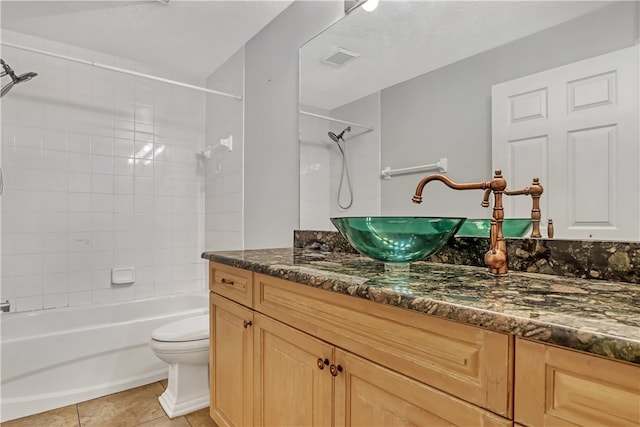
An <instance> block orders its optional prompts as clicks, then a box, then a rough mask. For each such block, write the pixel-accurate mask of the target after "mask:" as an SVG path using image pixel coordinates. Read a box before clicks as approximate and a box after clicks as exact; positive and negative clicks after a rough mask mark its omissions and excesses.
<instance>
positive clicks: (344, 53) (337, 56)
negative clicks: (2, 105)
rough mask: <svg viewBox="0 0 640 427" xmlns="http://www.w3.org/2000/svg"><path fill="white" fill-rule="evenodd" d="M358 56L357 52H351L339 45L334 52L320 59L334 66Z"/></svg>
mask: <svg viewBox="0 0 640 427" xmlns="http://www.w3.org/2000/svg"><path fill="white" fill-rule="evenodd" d="M358 56H360V54H359V53H355V52H351V51H349V50H347V49H343V48H341V47H339V48H338V49H337V50H336V51H335V52H333V53H332V54H331V55H329V56H327V57H326V58H324V59H323V60H322V61H323V62H326V63H327V64H331V65H334V66H336V67H342V66H343V65H345V64H347V63H349V62H351V61H353V60H354V59H356V58H357V57H358Z"/></svg>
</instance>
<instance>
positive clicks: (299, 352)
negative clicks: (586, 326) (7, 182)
mask: <svg viewBox="0 0 640 427" xmlns="http://www.w3.org/2000/svg"><path fill="white" fill-rule="evenodd" d="M210 277H211V280H210V289H211V291H212V293H211V331H212V340H211V366H210V372H211V384H212V387H211V408H210V413H211V416H212V418H213V419H214V421H215V422H216V423H217V424H218V425H219V426H221V427H223V426H249V425H254V426H276V425H278V426H280V425H296V426H303V425H308V426H351V425H354V426H356V425H357V426H371V425H376V426H386V425H429V426H440V425H447V426H455V425H458V426H512V425H514V424H513V423H514V420H515V422H516V423H517V424H515V425H516V426H521V427H533V426H545V425H562V426H575V425H583V426H589V427H591V426H595V425H602V426H632V425H633V426H637V425H638V423H639V421H640V413H639V411H640V401H639V396H640V390H639V387H640V377H639V372H640V368H639V367H638V366H635V365H630V364H627V363H623V362H617V361H614V360H610V359H605V358H601V357H597V356H591V355H588V354H583V353H579V352H575V351H571V350H566V349H561V348H556V347H553V346H547V345H544V344H539V343H534V342H530V341H526V340H521V339H517V340H515V339H514V337H513V336H511V335H507V334H500V333H495V332H491V331H486V330H483V329H480V328H476V327H472V326H469V325H463V324H459V323H456V322H452V321H447V320H442V319H437V318H434V317H430V316H425V315H423V314H420V313H416V312H412V311H410V310H403V309H400V308H397V307H391V306H387V305H384V304H377V303H374V302H371V301H367V300H364V299H360V298H353V297H350V296H346V295H341V294H338V293H334V292H326V291H324V290H320V289H315V288H312V287H309V286H304V285H300V284H296V283H292V282H288V281H285V280H282V279H278V278H274V277H271V276H266V275H262V274H258V273H251V272H248V271H245V270H241V269H237V268H233V267H229V266H224V265H220V264H217V263H214V262H212V263H211V276H210ZM223 278H224V279H225V282H226V283H223V280H222V279H223ZM228 281H233V282H234V284H233V285H230V284H229V283H228ZM237 282H240V283H242V285H241V286H239V287H237V288H234V287H233V286H235V283H237ZM247 295H251V300H249V298H248V297H247ZM227 298H229V299H227ZM232 300H233V301H232ZM234 301H235V302H234ZM247 322H250V324H248V323H247ZM516 341H517V345H516V344H515V342H516ZM514 363H515V364H514ZM514 372H515V379H514ZM514 383H515V387H514ZM514 391H515V393H514ZM514 396H515V398H514ZM514 412H515V415H514Z"/></svg>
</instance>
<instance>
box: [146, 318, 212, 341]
mask: <svg viewBox="0 0 640 427" xmlns="http://www.w3.org/2000/svg"><path fill="white" fill-rule="evenodd" d="M151 338H152V339H153V340H155V341H160V342H168V343H169V342H190V341H202V340H208V339H209V315H208V314H204V315H201V316H195V317H189V318H187V319H182V320H178V321H176V322H172V323H169V324H167V325H163V326H160V327H159V328H157V329H155V330H154V331H153V332H151Z"/></svg>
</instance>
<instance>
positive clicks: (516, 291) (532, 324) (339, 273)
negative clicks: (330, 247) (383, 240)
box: [202, 248, 640, 364]
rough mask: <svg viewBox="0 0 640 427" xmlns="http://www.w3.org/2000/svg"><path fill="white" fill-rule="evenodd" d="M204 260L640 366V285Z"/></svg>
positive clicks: (299, 253) (273, 257)
mask: <svg viewBox="0 0 640 427" xmlns="http://www.w3.org/2000/svg"><path fill="white" fill-rule="evenodd" d="M202 257H203V258H205V259H209V260H211V261H216V262H220V263H223V264H228V265H232V266H235V267H240V268H244V269H248V270H252V271H255V272H257V273H263V274H267V275H270V276H274V277H279V278H282V279H286V280H291V281H294V282H298V283H301V284H305V285H308V286H313V287H316V288H321V289H326V290H328V291H333V292H338V293H342V294H347V295H352V296H355V297H359V298H365V299H369V300H371V301H374V302H377V303H381V304H389V305H394V306H398V307H403V308H406V309H410V310H414V311H418V312H423V313H425V314H428V315H432V316H438V317H441V318H445V319H450V320H455V321H458V322H462V323H466V324H470V325H475V326H479V327H482V328H486V329H489V330H492V331H496V332H503V333H509V334H513V335H516V336H521V337H526V338H530V339H534V340H538V341H541V342H547V343H551V344H557V345H560V346H564V347H568V348H572V349H576V350H582V351H586V352H589V353H593V354H598V355H602V356H606V357H611V358H614V359H618V360H623V361H627V362H631V363H634V364H640V285H638V284H629V283H623V282H606V281H595V280H584V279H571V278H564V277H559V276H551V275H544V274H533V273H514V272H511V273H509V274H508V275H506V276H502V277H494V276H490V275H489V274H488V273H487V272H486V269H484V268H479V267H465V266H453V265H445V264H437V263H430V262H424V261H420V262H416V263H413V264H411V269H410V271H409V272H406V273H400V272H398V273H388V272H385V271H384V266H383V264H382V263H380V262H377V261H373V260H371V259H369V258H366V257H363V256H361V255H358V254H352V253H343V252H320V251H313V250H306V249H295V248H284V249H261V250H246V251H220V252H205V253H203V254H202Z"/></svg>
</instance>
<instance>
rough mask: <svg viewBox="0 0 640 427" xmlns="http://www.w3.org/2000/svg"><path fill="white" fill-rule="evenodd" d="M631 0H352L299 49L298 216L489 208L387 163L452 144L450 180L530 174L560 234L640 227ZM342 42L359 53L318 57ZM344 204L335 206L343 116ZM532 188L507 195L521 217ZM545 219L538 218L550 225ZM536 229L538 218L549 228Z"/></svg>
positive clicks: (481, 214)
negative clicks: (348, 126) (335, 137)
mask: <svg viewBox="0 0 640 427" xmlns="http://www.w3.org/2000/svg"><path fill="white" fill-rule="evenodd" d="M639 15H640V3H639V2H637V1H631V2H628V1H621V2H612V1H602V2H597V1H587V2H581V1H566V2H563V1H551V2H549V1H539V2H538V1H531V2H529V1H527V2H513V1H508V2H501V1H498V2H496V1H472V2H464V1H461V2H457V1H456V2H442V1H434V2H432V1H415V2H411V1H393V2H391V1H389V2H384V1H383V2H380V4H379V6H378V8H377V9H376V10H375V11H374V12H371V13H367V12H365V11H364V10H362V9H361V8H357V9H356V10H354V11H353V12H351V13H350V14H349V15H347V16H345V18H343V19H342V20H341V21H339V22H338V23H336V24H334V25H333V26H332V27H330V28H328V29H327V30H326V31H324V32H323V33H321V34H320V35H318V36H317V37H316V38H314V39H313V40H311V41H310V42H308V43H307V44H305V45H304V46H302V48H301V49H300V67H301V70H300V76H301V77H300V79H301V80H300V109H301V110H302V111H306V112H310V113H314V114H317V115H321V116H324V117H328V118H335V119H337V120H340V121H336V122H333V123H332V122H331V121H330V120H328V119H318V118H316V117H313V116H310V115H302V114H301V115H300V144H301V145H300V188H301V198H300V203H301V205H300V228H301V229H319V230H332V229H333V227H332V226H331V224H330V222H329V218H330V217H332V216H363V215H395V216H400V215H416V216H427V215H429V216H466V217H469V218H486V217H488V216H490V210H488V209H484V208H482V207H481V206H480V202H481V200H482V194H481V193H480V192H479V193H478V194H477V195H476V194H475V193H474V192H454V191H450V190H448V189H447V188H445V187H444V186H433V188H430V189H428V190H427V191H425V194H424V203H423V204H422V205H414V204H412V202H411V195H412V194H413V192H414V191H415V186H416V184H417V183H418V181H419V180H420V179H421V178H422V177H423V176H424V175H425V174H427V173H428V172H426V173H420V174H413V175H412V174H409V175H402V176H394V177H393V178H392V179H387V180H385V179H382V177H381V170H382V169H384V168H385V167H390V168H391V169H402V168H410V167H415V166H420V165H429V164H435V163H436V162H438V161H439V159H442V158H446V159H447V160H448V162H447V172H446V174H447V176H449V177H450V178H451V179H454V180H456V181H458V182H473V181H478V180H488V179H490V178H491V176H492V174H493V169H494V168H501V169H503V171H504V175H505V178H506V179H507V182H508V185H509V188H510V189H512V190H517V189H520V188H523V187H526V186H527V185H530V184H531V182H532V178H534V177H536V176H539V177H540V182H541V184H542V185H543V187H544V188H545V191H544V194H543V195H542V200H541V206H542V219H543V224H544V223H546V221H547V219H548V218H552V219H553V220H554V224H555V231H556V238H571V239H598V240H633V241H638V240H640V219H639V218H640V176H639V174H638V169H639V167H638V166H639V163H640V154H639V149H638V145H639V142H638V141H639V130H638V92H639V89H638V69H637V67H638V57H637V55H638V39H639V37H640V30H639V18H638V16H639ZM339 48H341V49H343V50H344V51H347V52H350V53H352V54H353V56H355V58H353V59H351V60H348V61H345V63H344V65H342V66H340V65H336V64H332V63H328V62H327V61H326V59H327V58H331V57H332V56H335V55H334V54H335V53H336V52H337V51H338V49H339ZM344 121H349V122H355V123H360V124H363V125H365V126H367V127H369V128H371V129H372V130H371V131H368V132H366V133H365V134H357V133H352V134H351V135H349V137H348V138H347V137H345V146H346V147H345V148H346V149H345V152H346V157H347V161H348V163H349V167H350V170H349V171H350V174H351V181H352V186H353V196H354V197H353V204H352V206H351V207H350V208H349V209H346V210H343V209H340V207H339V206H338V203H337V199H336V197H337V191H338V186H339V180H340V172H341V163H340V152H339V149H338V148H337V147H336V146H335V143H334V142H333V141H331V139H330V138H329V137H328V132H339V131H341V130H342V128H344V125H343V122H344ZM530 209H531V203H530V200H528V198H526V197H511V198H508V200H506V201H505V216H506V217H511V218H515V217H527V216H528V215H529V213H530ZM543 229H544V227H543ZM543 236H544V233H543Z"/></svg>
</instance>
